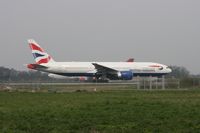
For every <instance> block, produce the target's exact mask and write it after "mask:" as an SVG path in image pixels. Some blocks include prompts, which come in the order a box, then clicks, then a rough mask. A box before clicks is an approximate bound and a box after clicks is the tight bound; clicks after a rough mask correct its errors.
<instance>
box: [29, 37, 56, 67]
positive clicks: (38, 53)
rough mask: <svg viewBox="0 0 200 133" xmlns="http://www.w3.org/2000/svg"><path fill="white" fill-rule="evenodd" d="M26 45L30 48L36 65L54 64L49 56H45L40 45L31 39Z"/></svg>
mask: <svg viewBox="0 0 200 133" xmlns="http://www.w3.org/2000/svg"><path fill="white" fill-rule="evenodd" d="M28 44H29V46H30V48H31V51H32V54H33V57H34V59H35V62H36V63H37V64H45V63H49V62H54V60H53V59H52V58H51V56H50V55H49V54H47V53H46V52H45V51H44V49H43V48H42V47H40V45H39V44H38V43H37V42H35V41H34V40H33V39H29V40H28Z"/></svg>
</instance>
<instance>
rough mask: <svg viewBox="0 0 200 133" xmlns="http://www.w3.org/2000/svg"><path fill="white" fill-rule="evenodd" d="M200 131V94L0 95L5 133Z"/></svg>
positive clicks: (0, 127)
mask: <svg viewBox="0 0 200 133" xmlns="http://www.w3.org/2000/svg"><path fill="white" fill-rule="evenodd" d="M199 131H200V91H199V90H191V91H183V90H182V91H181V90H178V91H136V90H135V91H103V92H72V93H25V92H11V93H9V92H0V132H2V133H4V132H5V133H27V132H28V133H62V132H72V133H74V132H85V133H117V132H119V133H121V132H123V133H127V132H130V133H132V132H192V133H195V132H199Z"/></svg>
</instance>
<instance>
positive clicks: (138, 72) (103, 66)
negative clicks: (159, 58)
mask: <svg viewBox="0 0 200 133" xmlns="http://www.w3.org/2000/svg"><path fill="white" fill-rule="evenodd" d="M28 44H29V46H30V48H31V51H32V54H33V57H34V59H35V62H36V63H34V64H28V65H27V68H29V69H34V70H38V71H42V72H48V73H49V74H54V75H53V76H55V75H60V76H68V77H76V76H77V77H94V78H97V79H109V80H132V79H133V77H135V76H152V77H155V76H156V77H157V76H162V75H166V74H168V73H171V72H172V70H171V69H170V68H169V67H168V66H166V65H163V64H160V63H153V62H132V61H131V62H56V61H54V60H53V58H52V57H51V56H50V55H49V54H48V53H46V52H45V51H44V49H43V48H42V47H41V46H40V45H39V44H38V43H37V42H35V41H34V40H33V39H29V40H28Z"/></svg>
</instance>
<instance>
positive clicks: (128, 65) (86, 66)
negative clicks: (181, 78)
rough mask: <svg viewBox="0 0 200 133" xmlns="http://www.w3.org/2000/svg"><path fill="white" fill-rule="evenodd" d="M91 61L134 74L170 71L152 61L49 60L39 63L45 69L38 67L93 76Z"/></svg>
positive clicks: (154, 74)
mask: <svg viewBox="0 0 200 133" xmlns="http://www.w3.org/2000/svg"><path fill="white" fill-rule="evenodd" d="M92 63H98V64H100V65H102V66H106V67H109V68H112V69H115V70H118V71H132V73H133V75H134V76H161V75H165V74H167V73H170V72H171V69H170V68H169V67H168V66H166V65H163V64H158V63H152V62H51V63H48V64H41V65H43V66H46V67H47V69H44V70H42V69H39V70H40V71H45V72H49V73H54V74H58V75H64V76H91V77H93V76H95V73H96V72H97V70H96V69H95V67H94V65H93V64H92Z"/></svg>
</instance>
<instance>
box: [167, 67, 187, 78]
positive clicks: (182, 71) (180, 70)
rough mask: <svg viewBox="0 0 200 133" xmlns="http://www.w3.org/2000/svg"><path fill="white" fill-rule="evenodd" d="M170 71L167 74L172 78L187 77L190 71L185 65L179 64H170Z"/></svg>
mask: <svg viewBox="0 0 200 133" xmlns="http://www.w3.org/2000/svg"><path fill="white" fill-rule="evenodd" d="M170 68H171V69H172V72H171V73H170V74H168V77H174V78H188V77H190V72H189V71H188V70H187V69H186V68H185V67H180V66H170Z"/></svg>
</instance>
